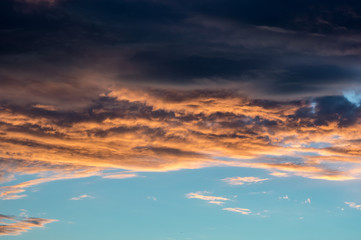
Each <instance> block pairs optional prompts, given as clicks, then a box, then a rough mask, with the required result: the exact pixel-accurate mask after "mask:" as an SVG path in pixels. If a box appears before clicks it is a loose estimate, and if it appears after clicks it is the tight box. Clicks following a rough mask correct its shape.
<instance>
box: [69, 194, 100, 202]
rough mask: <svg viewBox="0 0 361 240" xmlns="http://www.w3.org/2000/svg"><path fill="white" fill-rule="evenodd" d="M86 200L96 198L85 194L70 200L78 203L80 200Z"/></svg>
mask: <svg viewBox="0 0 361 240" xmlns="http://www.w3.org/2000/svg"><path fill="white" fill-rule="evenodd" d="M86 198H94V197H93V196H90V195H88V194H83V195H80V196H79V197H72V198H70V200H74V201H78V200H83V199H86Z"/></svg>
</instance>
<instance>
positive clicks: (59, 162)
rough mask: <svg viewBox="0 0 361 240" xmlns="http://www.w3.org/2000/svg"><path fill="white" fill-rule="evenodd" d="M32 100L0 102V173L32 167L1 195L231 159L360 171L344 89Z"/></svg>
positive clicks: (120, 92)
mask: <svg viewBox="0 0 361 240" xmlns="http://www.w3.org/2000/svg"><path fill="white" fill-rule="evenodd" d="M39 104H40V103H39ZM39 104H30V105H24V104H20V103H18V104H15V103H12V104H10V103H3V104H2V105H1V107H0V117H1V121H0V144H1V151H0V166H1V169H3V170H2V171H1V173H0V179H1V180H2V181H4V182H5V181H7V182H9V181H10V182H11V181H12V180H14V177H15V175H16V174H28V175H34V179H33V180H29V181H26V182H23V183H20V184H15V185H11V184H10V185H9V186H2V187H1V188H0V190H1V193H0V194H1V195H0V196H1V197H2V198H3V199H16V198H21V197H25V196H26V194H24V191H23V190H24V189H27V188H30V187H33V186H36V185H38V184H43V183H46V182H51V181H57V180H62V179H72V178H84V177H91V176H98V177H103V178H118V179H123V178H130V177H136V176H137V175H138V174H137V172H141V171H151V172H166V171H175V170H180V169H197V168H203V167H217V166H230V167H245V168H258V169H265V170H268V171H270V174H271V175H277V176H280V174H281V175H282V176H302V177H306V178H312V179H322V180H333V181H345V180H352V179H358V178H359V177H360V173H361V172H360V171H356V170H355V169H358V168H360V167H361V166H358V165H359V159H360V152H359V148H360V146H359V145H360V144H361V141H359V136H358V135H357V134H356V132H355V129H358V128H359V127H360V124H361V123H360V120H359V119H360V118H359V116H361V115H360V114H361V110H360V107H357V106H356V105H354V104H352V103H350V102H348V100H347V99H346V98H344V97H343V96H333V97H320V98H313V99H303V100H295V101H274V100H265V99H263V100H262V99H253V98H249V97H246V96H244V95H243V94H241V93H240V92H238V91H237V90H236V89H218V90H215V89H186V90H184V89H183V90H181V89H174V88H155V87H144V88H140V87H138V88H133V87H121V88H114V89H112V90H110V91H109V92H108V93H103V94H101V95H98V96H97V98H95V99H94V100H93V101H92V103H91V104H90V103H87V104H86V107H79V106H75V107H74V109H69V106H67V107H66V108H65V107H62V106H60V105H56V106H52V107H49V106H50V105H47V106H46V107H44V106H43V105H39ZM109 170H111V171H113V172H109ZM119 170H120V172H114V171H119ZM37 175H38V176H37ZM261 180H262V181H265V180H266V179H259V178H254V177H235V178H227V179H224V181H226V182H228V183H230V184H231V183H233V184H237V185H239V184H244V183H251V182H260V181H261Z"/></svg>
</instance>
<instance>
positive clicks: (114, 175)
mask: <svg viewBox="0 0 361 240" xmlns="http://www.w3.org/2000/svg"><path fill="white" fill-rule="evenodd" d="M134 177H138V175H137V174H136V173H128V172H120V173H106V174H103V175H102V178H111V179H125V178H134Z"/></svg>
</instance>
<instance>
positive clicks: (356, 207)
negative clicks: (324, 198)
mask: <svg viewBox="0 0 361 240" xmlns="http://www.w3.org/2000/svg"><path fill="white" fill-rule="evenodd" d="M345 204H347V205H348V206H349V207H350V208H355V209H357V210H360V211H361V205H360V204H357V203H354V202H345Z"/></svg>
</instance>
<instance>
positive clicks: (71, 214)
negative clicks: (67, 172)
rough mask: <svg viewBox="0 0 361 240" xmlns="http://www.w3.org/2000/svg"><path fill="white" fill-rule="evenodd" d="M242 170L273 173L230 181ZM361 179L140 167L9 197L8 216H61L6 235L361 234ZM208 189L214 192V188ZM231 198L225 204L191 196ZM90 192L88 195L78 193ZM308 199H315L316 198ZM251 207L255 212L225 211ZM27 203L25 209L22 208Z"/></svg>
mask: <svg viewBox="0 0 361 240" xmlns="http://www.w3.org/2000/svg"><path fill="white" fill-rule="evenodd" d="M234 176H241V177H244V176H256V177H259V178H269V180H266V181H263V182H258V183H245V184H243V185H239V186H235V185H229V184H227V183H225V182H223V181H222V179H224V178H227V177H234ZM359 183H360V182H359V181H349V182H341V183H340V182H335V183H329V182H328V181H325V180H313V179H305V178H301V177H291V178H288V179H287V180H285V179H283V178H276V177H273V176H271V177H270V176H269V175H268V174H267V172H265V171H261V170H254V169H247V168H236V169H235V168H206V169H201V170H182V171H177V172H168V173H140V177H136V178H129V179H100V178H99V177H91V178H85V179H79V180H64V181H58V182H51V183H44V184H42V185H38V186H37V187H34V188H32V189H31V191H34V192H31V193H29V196H28V197H27V198H24V199H19V200H12V201H2V203H1V204H2V209H6V211H4V214H13V213H18V214H21V213H24V214H26V215H32V216H33V215H35V216H38V217H42V218H56V219H58V221H57V222H53V223H49V224H48V225H46V227H45V228H39V229H36V228H34V229H33V230H32V231H29V232H27V233H26V234H23V235H21V236H8V237H6V236H5V237H3V238H4V239H16V238H17V239H49V238H52V239H64V238H67V239H94V240H95V239H99V238H104V237H106V238H107V239H119V238H122V239H144V238H145V239H219V238H226V239H239V238H240V237H245V238H247V239H265V238H271V239H276V238H277V239H289V238H293V239H320V238H328V239H339V238H341V237H342V238H347V239H357V238H358V236H359V234H360V230H359V228H358V227H357V223H358V222H359V220H360V218H361V212H360V211H359V210H357V209H354V208H350V207H349V206H348V205H347V204H345V202H360V200H361V199H360V198H361V195H360V194H361V193H360V190H359V189H358V188H357V186H358V185H359ZM206 191H207V192H206ZM192 192H202V194H203V195H207V196H219V197H224V198H229V199H230V200H229V201H225V203H224V204H222V205H216V204H211V203H208V201H205V200H201V199H188V198H187V197H186V194H188V193H192ZM85 194H86V195H89V196H90V197H87V198H83V199H81V200H70V199H71V198H73V197H75V196H81V195H85ZM307 199H310V200H309V201H308V200H307ZM223 208H247V209H250V210H251V211H252V213H250V214H249V215H244V214H241V213H237V212H229V211H225V210H222V209H223ZM22 209H24V210H22Z"/></svg>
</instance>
